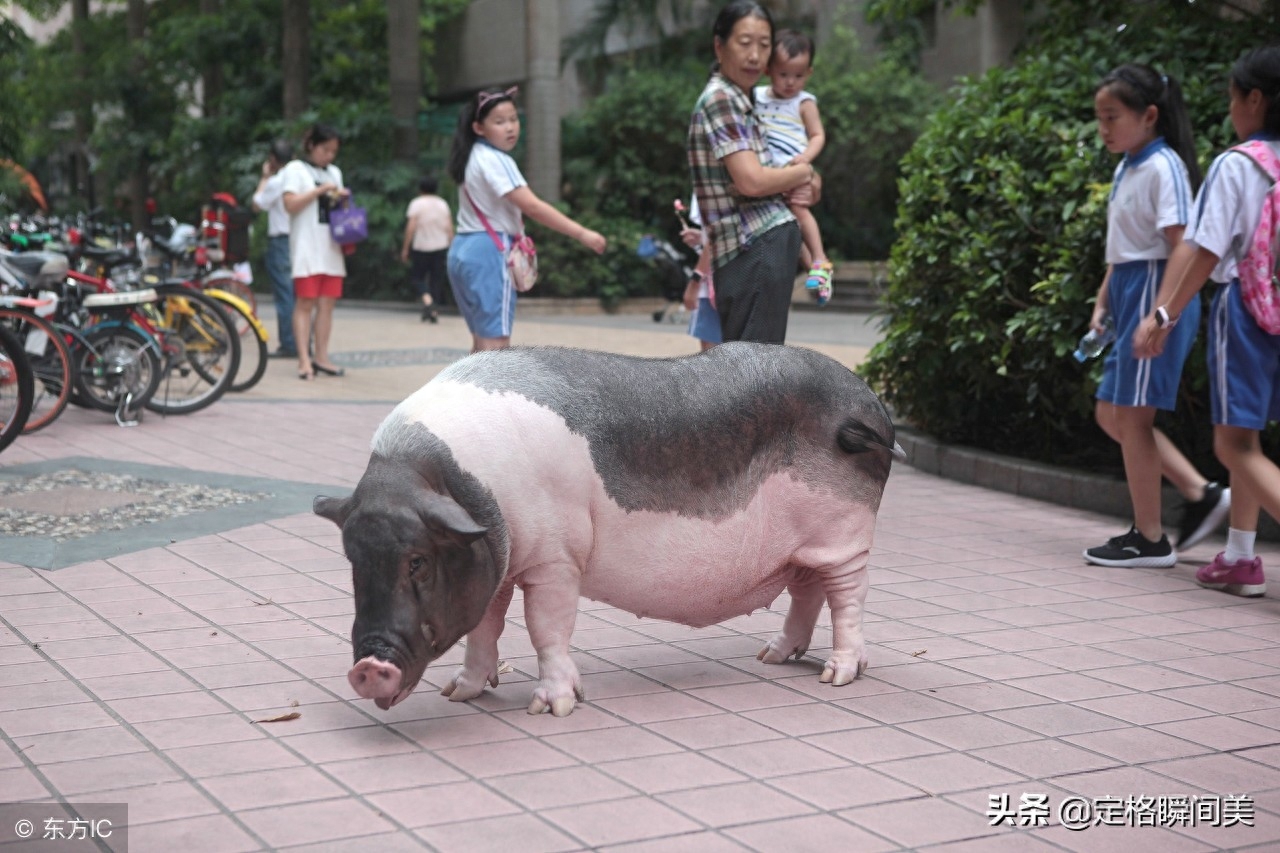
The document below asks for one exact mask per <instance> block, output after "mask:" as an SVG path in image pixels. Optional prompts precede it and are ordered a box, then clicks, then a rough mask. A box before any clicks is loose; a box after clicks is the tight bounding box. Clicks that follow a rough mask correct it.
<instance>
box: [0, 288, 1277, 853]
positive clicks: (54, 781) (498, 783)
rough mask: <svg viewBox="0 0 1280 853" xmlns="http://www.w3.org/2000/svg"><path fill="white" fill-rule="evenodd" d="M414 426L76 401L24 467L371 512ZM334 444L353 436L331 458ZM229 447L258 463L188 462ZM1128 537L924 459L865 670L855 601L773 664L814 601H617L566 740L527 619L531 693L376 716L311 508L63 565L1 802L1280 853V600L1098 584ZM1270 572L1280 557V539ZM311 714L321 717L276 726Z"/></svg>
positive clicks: (12, 602)
mask: <svg viewBox="0 0 1280 853" xmlns="http://www.w3.org/2000/svg"><path fill="white" fill-rule="evenodd" d="M403 319H405V318H403V317H399V316H397V315H396V314H395V313H394V312H389V313H388V314H387V317H386V320H387V322H388V323H397V322H400V321H401V320H403ZM409 319H411V320H412V319H413V318H412V317H410V318H409ZM446 319H449V318H446ZM413 322H415V323H416V320H413ZM441 326H442V327H443V326H444V323H442V324H441ZM564 328H565V329H566V330H568V329H571V328H572V327H569V326H565V327H564ZM415 331H417V330H416V327H415ZM653 334H658V333H657V332H654V333H653ZM566 335H569V337H571V336H572V333H571V332H568V331H566ZM274 364H275V363H274V362H273V366H272V368H271V369H274ZM285 366H286V367H287V365H285ZM282 369H283V368H282ZM360 375H361V369H360V368H354V367H353V368H351V369H350V370H349V371H348V376H347V377H345V378H344V380H343V381H344V382H347V383H352V382H359V381H360ZM286 378H287V377H286ZM295 384H296V383H295ZM316 385H317V386H320V385H321V383H316ZM289 387H291V386H289ZM331 387H332V386H331ZM316 391H317V393H323V391H324V388H323V387H319V388H317V389H316ZM387 409H388V405H387V401H375V402H360V401H351V400H346V401H339V400H326V399H323V398H317V399H313V400H284V399H264V398H258V399H254V398H252V397H251V398H249V399H243V400H228V401H226V402H225V403H222V402H220V403H219V404H218V405H217V406H215V407H213V408H211V409H210V410H208V412H206V413H202V414H201V415H197V416H192V417H190V418H167V419H159V418H156V419H151V420H148V421H147V422H145V423H144V425H143V426H142V427H141V428H140V429H138V430H134V431H122V430H117V429H116V428H115V427H109V426H107V425H105V424H103V423H100V422H98V420H97V419H95V418H93V417H91V416H89V415H88V414H87V413H77V412H73V413H70V414H69V416H68V417H67V419H66V421H65V422H64V421H62V420H60V421H59V422H58V423H57V424H55V425H53V426H52V427H50V428H49V429H48V430H46V431H44V432H43V433H41V434H38V435H37V436H33V437H32V440H31V441H28V440H27V439H26V438H25V437H24V438H23V439H22V440H20V441H19V442H18V443H16V444H15V445H14V446H13V447H12V448H10V449H9V450H7V451H6V452H5V454H4V456H3V458H2V459H0V474H4V473H6V472H7V471H9V470H12V469H13V468H14V466H17V465H23V464H28V463H31V464H36V463H45V464H49V465H51V466H55V467H56V466H57V465H58V464H61V463H60V460H65V459H68V458H70V457H73V456H80V457H84V456H88V457H92V458H97V459H102V460H117V461H119V462H121V463H131V464H140V465H153V466H161V467H178V468H183V467H186V468H193V469H199V470H200V471H202V472H205V473H208V474H210V475H213V474H235V475H242V476H253V477H264V478H276V479H277V480H278V481H280V482H282V483H298V482H315V483H325V484H328V485H326V486H324V487H323V488H324V489H325V490H328V491H331V492H334V493H340V492H341V491H342V490H343V489H349V488H351V487H352V486H353V485H354V484H355V482H356V480H357V479H358V478H359V476H360V474H361V472H362V470H363V467H364V464H365V461H366V459H367V452H368V451H367V446H368V438H369V435H370V434H371V432H372V430H373V429H374V427H375V426H376V425H377V423H378V421H379V420H380V419H381V417H382V416H383V414H385V412H386V411H387ZM264 424H271V425H273V428H272V429H266V428H264ZM316 425H322V426H323V428H324V430H325V433H326V434H327V435H330V436H332V437H333V440H332V441H331V442H326V443H324V444H323V445H320V446H317V443H316V442H315V441H314V440H310V439H309V438H308V437H307V436H308V435H309V434H310V431H311V430H313V429H314V428H315V427H316ZM227 435H235V436H241V437H242V438H243V441H242V442H241V443H240V444H238V445H237V448H238V452H237V453H235V454H231V453H217V454H208V453H204V454H199V453H188V452H185V450H184V449H188V448H191V447H198V446H199V442H212V441H215V440H216V441H220V442H221V441H224V440H225V436H227ZM180 451H182V452H180ZM1117 526H1118V522H1117V520H1116V519H1111V518H1103V517H1101V516H1098V515H1094V514H1091V513H1088V512H1084V511H1081V510H1073V509H1066V508H1063V507H1058V506H1054V505H1050V504H1044V503H1038V502H1036V501H1032V500H1029V499H1025V498H1019V497H1015V496H1010V495H1007V494H1002V493H997V492H990V491H986V490H983V489H980V488H976V487H972V486H966V485H961V484H957V483H953V482H949V481H946V480H942V479H938V478H935V477H931V476H928V475H925V474H921V473H919V472H917V471H915V470H913V469H911V468H909V467H907V466H903V465H899V466H897V467H896V469H895V471H894V473H893V476H892V478H891V480H890V484H889V488H888V490H887V492H886V495H885V500H884V504H883V506H882V510H881V515H880V526H879V530H878V533H877V540H876V544H875V547H874V549H873V552H872V556H871V564H872V569H871V574H870V578H871V584H872V587H871V595H870V598H869V601H868V617H867V621H866V624H865V635H866V640H867V643H868V654H869V657H870V661H871V668H870V669H869V670H868V671H867V673H866V674H865V675H863V677H862V678H861V679H859V680H858V681H856V682H854V683H853V684H851V685H848V686H846V687H841V688H833V687H831V686H830V685H823V684H820V683H818V679H817V676H818V673H819V672H820V671H821V665H822V661H823V659H824V657H825V654H826V652H827V649H829V646H830V643H831V631H830V619H829V616H828V614H826V613H824V614H823V616H822V618H821V620H820V623H819V628H818V630H817V631H816V632H815V637H814V643H813V645H812V648H811V651H810V653H809V655H808V656H807V657H806V658H805V659H804V660H803V661H801V662H799V663H792V664H788V665H784V666H766V665H763V664H760V663H759V662H757V661H756V660H755V654H756V652H757V651H758V650H759V648H760V647H761V645H762V643H763V642H764V640H765V639H767V638H768V636H769V635H770V634H771V633H772V632H773V631H774V630H776V629H777V627H778V625H779V624H780V622H781V620H782V618H783V614H784V611H785V604H786V597H785V596H783V598H782V599H780V600H779V602H778V603H776V604H775V605H774V606H773V607H771V608H769V609H768V610H765V611H758V612H757V613H755V614H752V615H750V616H745V617H741V618H738V619H734V620H731V621H729V622H727V623H725V624H723V625H717V626H710V627H707V628H703V629H692V628H687V627H684V626H677V625H670V624H667V623H661V622H654V621H651V620H637V619H636V618H635V617H633V616H631V615H630V614H626V613H623V612H621V611H618V610H616V609H615V608H612V607H610V606H608V605H604V604H601V603H598V602H588V601H583V602H582V603H581V609H580V617H579V629H580V630H579V631H578V633H577V634H576V635H575V637H574V643H575V646H574V659H575V661H576V662H577V663H578V666H579V668H580V669H581V671H582V672H583V674H584V684H585V686H586V688H587V696H588V699H587V701H586V703H585V704H583V705H582V706H580V707H579V708H578V709H577V710H576V711H575V713H574V714H573V715H572V716H570V717H568V718H563V719H556V718H553V717H551V716H550V715H544V716H540V717H530V716H528V715H527V714H526V713H525V711H524V708H525V706H526V705H527V703H528V698H529V693H530V691H531V690H532V689H533V686H534V683H533V679H534V678H535V677H536V675H535V674H536V671H537V662H536V656H535V653H534V650H533V648H532V646H531V644H530V643H529V640H528V637H527V632H526V630H525V627H524V619H523V613H522V612H521V609H520V607H519V606H518V605H517V606H514V607H513V608H512V610H511V613H510V615H509V619H508V626H507V630H506V632H505V633H504V636H503V640H502V646H501V649H502V654H503V657H504V658H505V659H506V660H508V661H509V662H510V663H511V665H512V667H513V668H514V671H513V672H512V673H510V674H509V675H504V677H503V683H502V684H501V686H500V687H499V688H498V689H497V690H496V691H492V692H489V693H486V694H485V695H484V696H483V697H481V698H480V699H479V700H477V701H474V702H470V703H465V704H458V703H450V702H449V701H448V700H446V699H445V698H443V697H441V696H439V695H438V685H439V684H441V683H445V682H447V680H448V678H449V677H451V675H452V672H453V669H454V668H455V667H456V666H457V663H458V661H459V660H460V659H461V650H460V649H455V650H452V651H450V652H449V653H448V654H447V655H446V656H445V657H444V658H443V659H441V660H440V661H438V662H436V664H434V665H433V666H432V667H431V668H429V669H428V670H427V673H426V676H425V681H424V684H423V685H422V687H421V688H420V689H419V690H418V691H417V692H416V693H415V694H414V695H412V696H410V697H409V699H407V700H406V701H405V702H403V703H402V704H400V705H399V706H397V707H396V708H395V709H392V710H391V711H389V712H382V711H379V710H377V709H376V708H375V707H373V705H372V704H371V703H368V702H362V701H359V700H356V699H355V698H354V697H353V695H352V691H351V689H350V687H349V686H348V684H347V682H346V669H347V667H348V666H349V665H350V659H351V658H350V655H351V650H350V645H349V637H348V632H349V631H350V627H351V617H352V611H353V604H352V598H351V582H350V576H349V573H348V570H347V565H346V563H345V560H344V558H343V556H342V553H341V539H340V535H339V533H338V531H337V530H336V529H335V528H334V527H333V526H332V525H331V524H329V523H328V522H325V521H323V520H321V519H317V518H315V517H314V516H312V515H311V514H310V513H309V512H308V511H307V507H306V506H305V504H304V505H300V506H299V507H298V509H297V512H296V513H294V514H291V515H285V516H283V517H277V518H268V519H254V520H253V521H252V522H251V523H249V524H246V525H244V526H242V527H240V528H236V529H230V530H221V531H208V530H201V531H195V532H193V534H192V535H191V536H189V537H185V538H181V537H180V538H178V539H177V540H176V541H174V542H172V543H170V544H168V545H167V546H163V547H149V548H145V549H142V550H138V551H133V552H129V553H115V554H107V555H103V556H100V557H98V558H95V559H92V560H87V561H85V562H83V563H81V564H78V565H74V566H70V567H68V568H65V569H60V570H54V571H49V570H43V569H33V568H30V567H26V566H23V565H20V564H16V563H13V562H12V561H11V560H10V562H8V563H0V731H2V732H3V736H2V737H0V795H2V796H0V799H5V800H28V799H32V800H36V799H49V798H51V797H59V798H63V799H68V800H71V801H73V802H75V801H77V800H79V801H82V802H87V801H89V800H107V799H109V800H112V801H116V800H118V801H123V802H127V803H129V805H130V809H131V822H132V824H133V826H132V838H131V841H132V842H133V849H138V850H181V851H183V853H197V851H202V850H212V851H240V850H244V851H254V850H276V849H280V850H297V851H303V850H307V851H321V850H325V851H330V853H333V851H342V850H350V851H361V853H363V851H365V850H369V849H377V850H380V851H385V853H397V851H401V850H439V851H454V850H457V851H468V853H471V851H480V850H503V851H505V850H511V849H522V850H529V851H539V850H545V851H581V850H591V849H601V850H627V851H629V853H644V851H667V852H670V851H681V850H691V851H692V850H696V851H698V853H716V851H721V850H757V851H766V850H767V851H772V850H787V851H803V850H814V851H827V850H832V849H856V850H867V851H878V850H917V849H929V850H933V849H937V850H954V851H987V850H990V851H1001V850H1039V849H1067V850H1095V849H1097V850H1107V849H1115V850H1125V851H1129V850H1134V849H1161V850H1184V849H1185V850H1205V849H1215V848H1219V847H1221V848H1249V847H1256V848H1257V849H1267V848H1268V847H1269V846H1273V845H1274V844H1275V843H1276V842H1277V841H1280V751H1278V750H1277V747H1275V746H1274V744H1276V743H1277V742H1280V611H1277V609H1276V607H1275V606H1274V603H1273V600H1272V599H1270V598H1263V599H1259V600H1240V599H1234V598H1230V597H1228V596H1225V595H1222V594H1220V593H1214V592H1210V591H1206V590H1202V589H1200V588H1198V587H1197V586H1196V585H1195V583H1194V577H1193V576H1194V570H1195V568H1196V566H1197V565H1199V564H1202V563H1203V561H1204V560H1207V559H1208V558H1209V557H1210V556H1212V553H1214V551H1215V549H1217V548H1219V547H1220V546H1221V543H1220V541H1218V540H1213V539H1211V540H1210V541H1209V542H1208V543H1206V545H1204V546H1201V547H1198V548H1197V549H1195V550H1194V551H1193V552H1190V553H1189V554H1188V555H1187V556H1188V557H1189V559H1188V560H1187V561H1185V562H1182V563H1179V564H1178V565H1177V566H1175V567H1174V568H1173V569H1170V570H1143V569H1139V570H1128V571H1125V570H1106V569H1097V568H1093V567H1088V566H1085V565H1084V564H1083V563H1081V561H1080V559H1079V551H1080V549H1081V547H1083V546H1084V545H1086V544H1089V543H1092V542H1095V541H1100V540H1099V537H1100V536H1104V535H1113V534H1114V528H1116V527H1117ZM1260 553H1261V554H1262V557H1263V560H1264V562H1265V563H1266V564H1267V565H1268V566H1275V567H1280V548H1277V546H1276V545H1275V544H1274V543H1267V542H1264V543H1261V545H1260ZM287 712H297V713H298V714H300V715H301V716H300V717H299V718H298V719H296V720H292V721H284V722H277V723H270V724H268V723H260V722H256V721H257V720H261V719H264V718H266V717H268V716H276V715H279V714H283V713H287ZM1104 789H1105V790H1104ZM1035 792H1044V793H1046V795H1047V796H1048V797H1049V798H1050V805H1051V807H1053V808H1055V809H1056V808H1057V806H1058V805H1060V804H1061V802H1062V801H1063V798H1065V797H1067V796H1069V795H1071V794H1073V793H1075V792H1080V793H1081V794H1083V795H1085V796H1088V797H1096V796H1102V795H1103V794H1109V795H1118V796H1132V797H1141V796H1144V795H1145V796H1156V795H1158V794H1164V793H1167V792H1172V793H1176V794H1179V795H1186V796H1195V797H1201V798H1211V797H1215V796H1218V797H1222V796H1226V795H1228V794H1244V795H1248V796H1251V797H1253V798H1254V800H1256V803H1257V807H1256V814H1255V824H1256V826H1254V827H1247V826H1234V827H1229V828H1227V827H1212V826H1196V827H1186V826H1183V827H1177V828H1169V827H1144V828H1126V827H1108V826H1102V827H1091V828H1090V829H1089V830H1088V831H1086V832H1081V833H1073V832H1069V831H1066V830H1065V829H1063V828H1062V827H1061V826H1059V825H1058V822H1057V819H1056V816H1055V818H1054V820H1053V821H1050V825H1049V826H1045V827H1038V828H1021V829H1015V828H1013V827H1010V826H998V827H993V826H991V825H990V820H989V817H988V807H989V798H990V797H991V796H992V795H999V794H1007V795H1009V797H1010V798H1011V801H1012V802H1013V803H1014V804H1015V806H1016V804H1017V803H1018V802H1019V798H1020V797H1021V796H1022V795H1024V794H1034V793H1035Z"/></svg>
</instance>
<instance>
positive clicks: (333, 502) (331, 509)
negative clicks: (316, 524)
mask: <svg viewBox="0 0 1280 853" xmlns="http://www.w3.org/2000/svg"><path fill="white" fill-rule="evenodd" d="M311 511H312V512H314V513H315V514H316V515H318V516H320V517H321V518H327V519H329V520H330V521H332V522H333V523H334V524H336V525H338V526H339V527H341V526H342V525H344V524H346V523H347V516H348V515H350V514H351V498H327V497H325V496H324V495H320V496H318V497H317V498H316V499H315V500H314V501H312V502H311Z"/></svg>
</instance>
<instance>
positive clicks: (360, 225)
mask: <svg viewBox="0 0 1280 853" xmlns="http://www.w3.org/2000/svg"><path fill="white" fill-rule="evenodd" d="M329 233H330V234H332V235H333V241H334V242H335V243H337V244H339V245H341V246H352V245H355V244H356V243H359V242H360V241H361V240H364V239H366V238H367V237H368V236H369V214H368V213H366V212H365V209H364V208H363V207H356V205H355V203H354V202H353V201H352V200H351V196H347V197H346V198H344V199H343V200H342V201H341V202H339V204H338V206H337V207H335V208H333V209H331V210H330V211H329Z"/></svg>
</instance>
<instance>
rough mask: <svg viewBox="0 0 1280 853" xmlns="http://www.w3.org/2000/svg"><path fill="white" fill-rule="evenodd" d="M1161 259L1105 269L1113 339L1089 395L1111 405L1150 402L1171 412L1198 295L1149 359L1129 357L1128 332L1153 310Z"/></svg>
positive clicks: (1196, 321)
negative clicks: (1161, 348)
mask: <svg viewBox="0 0 1280 853" xmlns="http://www.w3.org/2000/svg"><path fill="white" fill-rule="evenodd" d="M1164 266H1165V262H1164V261H1130V262H1128V263H1123V264H1116V265H1114V266H1113V267H1112V268H1111V282H1110V283H1109V284H1108V285H1107V294H1108V296H1109V298H1110V302H1111V306H1110V307H1111V318H1112V320H1113V321H1114V322H1115V324H1116V342H1115V343H1113V344H1112V345H1111V349H1110V350H1109V351H1108V352H1107V357H1106V361H1105V362H1103V365H1102V384H1100V385H1099V386H1098V393H1097V394H1096V395H1095V396H1097V398H1098V399H1099V400H1102V401H1104V402H1107V403H1111V404H1113V405H1116V406H1151V407H1152V408H1156V409H1164V410H1166V411H1170V412H1171V411H1173V408H1174V405H1175V404H1176V403H1177V401H1178V383H1179V382H1180V381H1181V380H1182V365H1183V362H1185V361H1186V360H1187V354H1188V353H1190V352H1191V345H1192V344H1194V343H1195V340H1196V332H1197V331H1198V330H1199V328H1200V297H1199V295H1197V296H1196V297H1195V298H1194V299H1192V300H1191V301H1190V302H1188V303H1187V307H1186V308H1185V309H1183V311H1182V315H1181V316H1179V317H1178V325H1176V326H1174V327H1173V331H1172V332H1170V333H1169V339H1168V341H1166V342H1165V345H1164V352H1162V353H1161V354H1160V355H1159V356H1157V357H1155V358H1142V359H1139V358H1134V357H1133V332H1134V330H1135V329H1137V328H1138V324H1139V323H1141V322H1142V320H1143V318H1144V317H1147V316H1149V315H1150V314H1151V312H1152V311H1154V310H1155V308H1156V305H1155V299H1156V295H1157V294H1158V293H1159V290H1160V278H1161V276H1162V275H1164Z"/></svg>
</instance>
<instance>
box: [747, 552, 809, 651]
mask: <svg viewBox="0 0 1280 853" xmlns="http://www.w3.org/2000/svg"><path fill="white" fill-rule="evenodd" d="M791 568H792V571H794V572H795V577H794V578H793V579H792V581H791V582H790V583H789V584H787V592H788V593H790V594H791V607H790V608H788V609H787V619H786V621H785V622H783V623H782V633H780V634H778V635H777V636H776V637H774V638H773V639H772V640H770V641H769V644H768V645H766V646H765V647H764V648H763V649H761V650H760V653H759V654H758V655H756V660H759V661H764V662H765V663H785V662H786V661H787V659H788V658H791V657H794V658H795V659H796V660H799V659H800V658H802V657H804V653H805V652H807V651H808V650H809V642H810V641H811V640H812V639H813V626H814V625H815V624H817V621H818V614H819V613H821V612H822V603H823V602H824V601H825V600H826V594H825V592H824V591H823V588H822V578H821V577H819V576H818V573H817V572H815V571H814V570H813V569H802V568H799V567H794V566H793V567H791Z"/></svg>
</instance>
